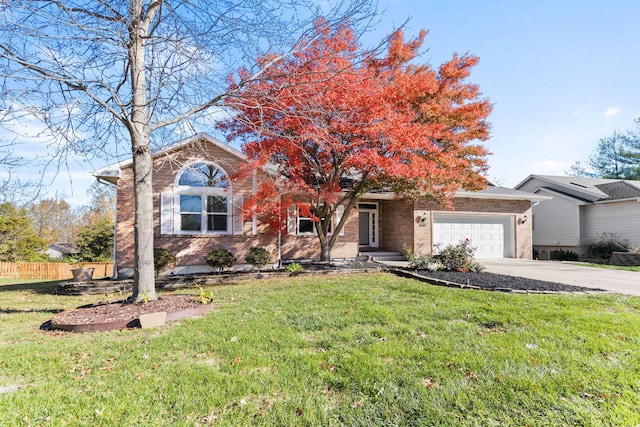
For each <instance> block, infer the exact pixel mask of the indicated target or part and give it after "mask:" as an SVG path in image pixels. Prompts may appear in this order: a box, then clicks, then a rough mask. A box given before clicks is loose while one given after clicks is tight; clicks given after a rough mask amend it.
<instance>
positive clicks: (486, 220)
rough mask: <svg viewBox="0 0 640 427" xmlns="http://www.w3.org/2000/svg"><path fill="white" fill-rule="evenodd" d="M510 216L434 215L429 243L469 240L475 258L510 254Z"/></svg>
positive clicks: (511, 236) (444, 244) (450, 243)
mask: <svg viewBox="0 0 640 427" xmlns="http://www.w3.org/2000/svg"><path fill="white" fill-rule="evenodd" d="M513 230H514V218H513V216H478V215H467V216H465V215H437V216H434V220H433V234H432V236H433V245H434V247H435V246H436V245H437V244H440V245H441V246H447V245H455V244H458V243H459V242H460V241H461V240H465V239H469V240H470V241H471V245H472V246H474V247H475V248H476V252H475V256H476V258H512V257H514V252H515V248H514V238H513Z"/></svg>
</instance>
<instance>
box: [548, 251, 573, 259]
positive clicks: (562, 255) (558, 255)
mask: <svg viewBox="0 0 640 427" xmlns="http://www.w3.org/2000/svg"><path fill="white" fill-rule="evenodd" d="M550 257H551V259H552V260H553V261H578V254H577V253H575V252H573V251H565V250H564V249H557V250H553V251H551V254H550Z"/></svg>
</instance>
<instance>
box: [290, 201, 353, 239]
mask: <svg viewBox="0 0 640 427" xmlns="http://www.w3.org/2000/svg"><path fill="white" fill-rule="evenodd" d="M343 214H344V206H342V205H339V206H336V210H335V212H334V213H333V216H332V218H331V225H330V228H331V229H332V230H333V229H334V228H335V226H336V225H337V224H338V223H339V222H340V219H341V218H342V215H343ZM300 220H308V221H310V220H311V218H309V217H303V216H298V208H297V207H295V206H291V207H290V208H289V218H288V221H287V233H288V234H290V235H292V236H315V235H316V230H315V224H314V228H313V231H312V232H300V231H299V230H300ZM332 234H333V233H329V235H332ZM338 235H339V236H344V227H342V230H340V233H338Z"/></svg>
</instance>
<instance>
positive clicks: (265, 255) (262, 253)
mask: <svg viewBox="0 0 640 427" xmlns="http://www.w3.org/2000/svg"><path fill="white" fill-rule="evenodd" d="M269 258H270V255H269V251H267V250H266V249H265V248H251V249H250V250H249V253H248V254H247V256H245V257H244V260H245V261H246V262H248V263H249V264H251V265H253V266H254V267H256V268H258V270H260V269H261V268H262V267H264V266H265V265H267V264H268V263H269Z"/></svg>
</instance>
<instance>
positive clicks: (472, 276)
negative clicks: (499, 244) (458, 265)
mask: <svg viewBox="0 0 640 427" xmlns="http://www.w3.org/2000/svg"><path fill="white" fill-rule="evenodd" d="M416 273H417V274H419V275H420V276H423V277H425V278H433V279H438V280H443V281H447V282H451V283H456V284H459V285H461V286H469V287H476V288H480V289H484V290H492V291H526V292H605V290H604V289H596V288H586V287H583V286H573V285H566V284H564V283H555V282H547V281H544V280H535V279H527V278H526V277H517V276H505V275H502V274H495V273H486V272H482V273H473V272H467V273H463V272H459V271H417V272H416Z"/></svg>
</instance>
